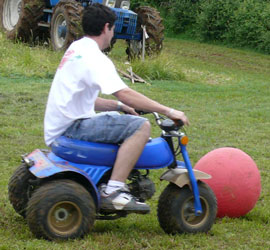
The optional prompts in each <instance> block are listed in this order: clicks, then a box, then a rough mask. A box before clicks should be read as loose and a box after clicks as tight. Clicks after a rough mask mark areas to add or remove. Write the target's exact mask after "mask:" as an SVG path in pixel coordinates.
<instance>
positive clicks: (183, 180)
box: [160, 168, 212, 188]
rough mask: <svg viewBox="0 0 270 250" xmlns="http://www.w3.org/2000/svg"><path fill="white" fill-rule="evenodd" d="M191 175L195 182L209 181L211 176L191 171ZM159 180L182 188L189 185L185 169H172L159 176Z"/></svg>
mask: <svg viewBox="0 0 270 250" xmlns="http://www.w3.org/2000/svg"><path fill="white" fill-rule="evenodd" d="M193 173H194V176H195V179H196V180H203V179H211V178H212V177H211V175H209V174H207V173H204V172H202V171H199V170H196V169H193ZM160 180H166V181H169V182H171V183H174V184H175V185H177V186H179V187H180V188H182V187H183V186H185V185H187V184H188V185H189V184H190V179H189V175H188V170H187V169H186V168H174V169H169V170H167V171H166V172H165V173H163V174H162V175H161V176H160Z"/></svg>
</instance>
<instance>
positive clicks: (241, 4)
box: [132, 0, 270, 53]
mask: <svg viewBox="0 0 270 250" xmlns="http://www.w3.org/2000/svg"><path fill="white" fill-rule="evenodd" d="M132 3H133V5H140V4H142V5H152V6H156V7H157V8H159V10H160V11H161V13H162V14H163V16H164V17H165V16H166V18H164V24H165V27H166V32H167V33H170V34H180V33H183V32H187V33H189V34H192V37H193V38H196V39H199V40H201V41H219V42H224V43H229V44H235V45H237V46H242V47H250V48H254V49H257V50H260V51H264V52H266V53H270V0H167V1H165V0H133V1H132Z"/></svg>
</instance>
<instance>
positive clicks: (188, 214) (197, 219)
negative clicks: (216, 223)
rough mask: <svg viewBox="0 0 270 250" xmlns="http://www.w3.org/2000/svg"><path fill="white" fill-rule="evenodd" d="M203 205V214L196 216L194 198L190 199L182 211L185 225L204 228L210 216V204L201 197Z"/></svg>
mask: <svg viewBox="0 0 270 250" xmlns="http://www.w3.org/2000/svg"><path fill="white" fill-rule="evenodd" d="M200 201H201V205H202V213H201V214H199V215H195V208H194V198H193V197H190V198H189V199H187V200H186V201H185V203H184V205H183V207H182V210H181V217H182V219H183V221H184V223H185V224H187V225H188V226H189V227H192V228H198V227H200V226H202V225H203V224H204V223H205V221H206V220H207V218H208V216H209V204H208V202H207V201H206V200H205V199H204V198H203V197H200Z"/></svg>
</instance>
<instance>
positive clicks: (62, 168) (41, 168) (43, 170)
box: [26, 149, 107, 208]
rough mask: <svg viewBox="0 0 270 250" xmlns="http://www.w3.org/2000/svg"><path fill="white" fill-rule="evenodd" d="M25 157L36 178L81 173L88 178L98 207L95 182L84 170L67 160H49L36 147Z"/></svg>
mask: <svg viewBox="0 0 270 250" xmlns="http://www.w3.org/2000/svg"><path fill="white" fill-rule="evenodd" d="M50 154H51V153H50ZM50 154H49V155H50ZM26 158H27V160H30V161H31V162H32V166H31V167H30V168H29V171H30V172H31V173H32V174H33V175H35V176H36V177H37V178H41V179H43V178H47V177H50V176H53V175H56V174H58V173H63V172H73V173H77V174H80V175H82V176H83V177H84V178H85V179H86V180H88V182H89V185H90V186H91V187H92V192H91V194H92V195H93V198H94V201H95V203H96V206H97V208H99V205H100V194H99V191H98V189H97V186H96V185H95V182H94V181H93V180H92V179H91V177H90V176H89V175H88V174H87V173H86V172H85V171H84V170H82V169H78V168H76V167H73V166H71V165H70V164H69V163H68V162H67V161H63V160H62V161H61V162H60V161H58V162H54V161H51V160H50V159H49V158H48V157H46V155H45V154H44V153H43V152H41V150H39V149H36V150H35V151H33V152H32V153H30V154H29V155H28V156H27V157H26ZM100 170H102V169H100ZM103 171H104V172H106V171H107V168H106V169H103Z"/></svg>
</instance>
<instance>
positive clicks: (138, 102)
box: [114, 88, 189, 125]
mask: <svg viewBox="0 0 270 250" xmlns="http://www.w3.org/2000/svg"><path fill="white" fill-rule="evenodd" d="M114 96H115V97H116V98H117V99H118V100H120V101H121V102H123V103H124V104H126V105H128V106H129V107H132V108H134V109H137V110H143V111H150V112H158V113H160V114H164V115H166V116H167V117H168V118H170V119H172V120H182V121H183V122H184V124H185V125H189V121H188V118H187V117H186V116H185V114H184V112H182V111H179V110H174V109H172V108H170V107H167V106H165V105H162V104H160V103H158V102H156V101H154V100H152V99H150V98H148V97H146V96H144V95H142V94H140V93H138V92H137V91H135V90H133V89H130V88H125V89H122V90H119V91H117V92H115V93H114Z"/></svg>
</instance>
